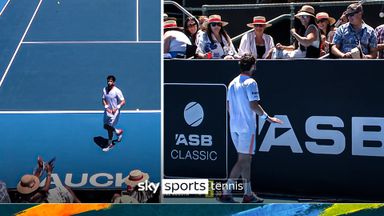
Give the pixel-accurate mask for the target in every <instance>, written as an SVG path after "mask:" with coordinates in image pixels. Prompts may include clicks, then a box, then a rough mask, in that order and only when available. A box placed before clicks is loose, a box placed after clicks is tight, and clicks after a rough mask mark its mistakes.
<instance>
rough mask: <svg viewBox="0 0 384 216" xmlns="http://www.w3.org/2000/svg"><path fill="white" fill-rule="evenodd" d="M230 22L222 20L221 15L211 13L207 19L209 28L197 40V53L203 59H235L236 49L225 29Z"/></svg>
mask: <svg viewBox="0 0 384 216" xmlns="http://www.w3.org/2000/svg"><path fill="white" fill-rule="evenodd" d="M227 24H228V22H224V21H222V20H221V16H220V15H211V16H209V18H208V21H207V30H206V32H204V33H203V34H201V35H199V38H198V41H197V50H196V55H197V57H198V58H203V59H211V58H213V59H221V58H224V59H235V58H238V57H239V56H238V55H237V52H236V49H235V47H234V46H233V44H232V42H231V38H230V37H229V36H228V34H227V32H226V31H225V30H224V26H226V25H227Z"/></svg>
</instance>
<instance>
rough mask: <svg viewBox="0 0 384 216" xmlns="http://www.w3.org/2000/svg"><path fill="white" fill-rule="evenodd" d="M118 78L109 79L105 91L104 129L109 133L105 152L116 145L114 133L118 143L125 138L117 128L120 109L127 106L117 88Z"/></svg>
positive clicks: (110, 77)
mask: <svg viewBox="0 0 384 216" xmlns="http://www.w3.org/2000/svg"><path fill="white" fill-rule="evenodd" d="M115 82H116V78H115V77H114V76H113V75H109V76H108V77H107V87H105V88H104V89H103V105H104V129H106V130H107V131H108V146H107V147H106V148H103V151H109V150H110V149H111V148H112V147H113V146H114V143H113V142H112V138H113V133H116V135H117V137H118V138H117V142H121V139H122V138H123V130H122V129H117V128H115V126H116V125H117V122H118V120H119V116H120V109H121V107H122V106H124V104H125V99H124V96H123V93H122V92H121V90H120V89H119V88H117V87H116V86H115Z"/></svg>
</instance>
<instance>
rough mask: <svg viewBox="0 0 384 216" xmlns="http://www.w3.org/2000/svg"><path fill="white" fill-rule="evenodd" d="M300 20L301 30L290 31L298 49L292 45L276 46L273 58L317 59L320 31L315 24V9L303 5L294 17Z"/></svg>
mask: <svg viewBox="0 0 384 216" xmlns="http://www.w3.org/2000/svg"><path fill="white" fill-rule="evenodd" d="M295 17H296V18H298V19H299V20H300V23H301V25H302V26H303V28H300V29H299V30H296V29H295V28H292V29H291V34H292V36H293V37H294V38H295V39H296V40H297V42H298V48H296V49H295V46H294V45H290V46H284V45H281V44H280V43H278V44H276V49H275V50H274V52H275V53H274V54H273V56H274V58H318V57H320V41H321V36H320V30H319V29H318V28H317V26H316V22H315V9H314V8H313V7H312V6H310V5H304V6H302V7H301V9H300V10H299V11H298V13H297V14H296V15H295Z"/></svg>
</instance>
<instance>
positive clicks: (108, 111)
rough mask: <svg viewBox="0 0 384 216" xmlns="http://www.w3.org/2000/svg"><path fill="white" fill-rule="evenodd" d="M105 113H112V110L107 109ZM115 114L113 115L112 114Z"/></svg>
mask: <svg viewBox="0 0 384 216" xmlns="http://www.w3.org/2000/svg"><path fill="white" fill-rule="evenodd" d="M105 111H107V113H112V110H111V109H109V108H107V109H106V110H105ZM112 114H113V113H112Z"/></svg>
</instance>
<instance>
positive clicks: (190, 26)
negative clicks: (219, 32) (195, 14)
mask: <svg viewBox="0 0 384 216" xmlns="http://www.w3.org/2000/svg"><path fill="white" fill-rule="evenodd" d="M187 26H188V28H192V27H194V26H197V23H193V24H188V25H187Z"/></svg>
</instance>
